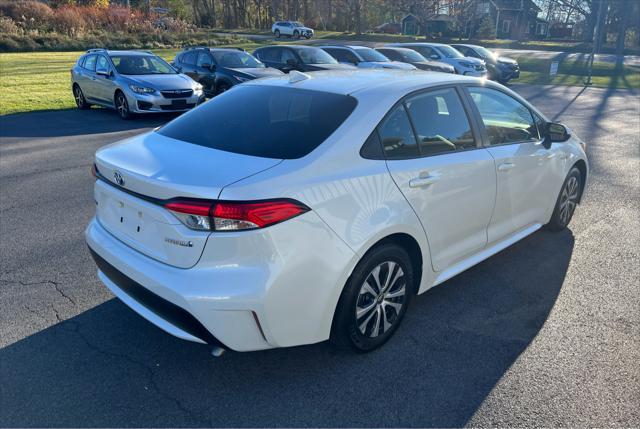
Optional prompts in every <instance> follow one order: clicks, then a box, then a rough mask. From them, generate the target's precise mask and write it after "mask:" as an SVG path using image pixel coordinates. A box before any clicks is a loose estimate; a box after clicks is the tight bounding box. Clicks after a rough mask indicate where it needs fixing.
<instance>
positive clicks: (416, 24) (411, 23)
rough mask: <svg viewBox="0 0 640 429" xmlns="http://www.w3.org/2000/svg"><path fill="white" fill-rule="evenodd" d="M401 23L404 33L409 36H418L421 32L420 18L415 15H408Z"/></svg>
mask: <svg viewBox="0 0 640 429" xmlns="http://www.w3.org/2000/svg"><path fill="white" fill-rule="evenodd" d="M400 24H401V25H402V34H405V35H407V36H418V35H419V34H420V33H421V31H420V30H421V29H420V19H419V18H418V17H417V16H415V15H412V14H408V15H406V16H405V17H404V18H402V20H401V21H400Z"/></svg>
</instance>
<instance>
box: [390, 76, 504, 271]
mask: <svg viewBox="0 0 640 429" xmlns="http://www.w3.org/2000/svg"><path fill="white" fill-rule="evenodd" d="M378 132H379V136H380V140H381V142H382V145H383V149H384V152H385V157H386V159H387V165H388V168H389V172H390V173H391V175H392V177H393V179H394V181H395V182H396V184H397V185H398V187H399V188H400V190H401V191H402V192H403V194H404V195H405V197H406V198H407V201H408V202H409V203H410V204H411V206H412V207H413V209H414V211H415V212H416V214H417V216H418V217H419V218H420V222H421V223H422V226H423V228H424V230H425V232H426V235H427V240H428V242H429V249H430V252H431V263H432V266H433V269H434V271H442V270H445V269H447V268H448V267H450V266H451V265H453V264H455V263H456V262H458V261H460V260H462V259H464V258H465V257H467V256H470V255H472V254H474V253H476V252H478V251H480V250H482V249H483V248H484V247H485V245H486V244H487V226H488V225H489V221H490V219H491V213H492V211H493V205H494V203H495V196H496V186H495V181H496V177H495V175H496V173H495V166H494V162H493V158H492V157H491V155H490V154H489V152H488V151H487V150H486V149H483V148H482V146H481V145H480V138H479V134H478V133H477V131H476V130H474V128H473V127H472V121H471V120H470V119H469V116H468V114H467V109H466V108H465V106H464V104H463V99H462V98H461V97H460V90H458V89H457V88H456V87H453V86H449V87H443V88H439V89H436V90H430V91H426V92H422V93H418V94H415V95H411V96H409V97H407V98H406V99H405V100H404V101H403V102H402V103H400V104H398V105H397V106H396V107H395V108H394V109H393V110H392V111H391V112H390V113H389V114H388V115H387V116H386V118H385V119H384V120H383V121H382V122H381V124H380V126H379V128H378Z"/></svg>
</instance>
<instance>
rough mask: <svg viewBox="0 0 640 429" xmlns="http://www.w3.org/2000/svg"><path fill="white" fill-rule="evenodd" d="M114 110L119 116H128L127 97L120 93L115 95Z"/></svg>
mask: <svg viewBox="0 0 640 429" xmlns="http://www.w3.org/2000/svg"><path fill="white" fill-rule="evenodd" d="M116 110H117V111H118V115H120V117H121V118H127V117H128V116H129V105H128V104H127V99H126V98H125V97H124V95H122V94H119V95H118V97H116Z"/></svg>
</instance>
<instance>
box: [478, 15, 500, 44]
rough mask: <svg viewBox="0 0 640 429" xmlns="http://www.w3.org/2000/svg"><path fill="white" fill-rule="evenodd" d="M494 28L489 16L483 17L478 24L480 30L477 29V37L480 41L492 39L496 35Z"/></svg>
mask: <svg viewBox="0 0 640 429" xmlns="http://www.w3.org/2000/svg"><path fill="white" fill-rule="evenodd" d="M495 32H496V26H495V23H494V22H493V19H492V18H491V16H489V15H487V16H485V17H484V18H483V19H482V21H481V22H480V28H478V37H480V38H481V39H493V38H494V37H495V35H496V33H495Z"/></svg>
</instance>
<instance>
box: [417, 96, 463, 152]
mask: <svg viewBox="0 0 640 429" xmlns="http://www.w3.org/2000/svg"><path fill="white" fill-rule="evenodd" d="M405 104H406V106H407V110H408V111H409V115H410V116H411V121H412V122H413V126H414V128H415V130H416V133H417V135H418V141H419V142H420V152H421V153H422V156H429V155H437V154H439V153H443V152H455V151H459V150H466V149H475V148H476V142H475V139H474V138H473V132H472V131H471V125H470V124H469V120H468V118H467V114H466V112H465V109H464V107H463V105H462V102H461V101H460V97H459V96H458V93H457V92H456V90H455V89H454V88H446V89H441V90H437V91H430V92H427V93H424V94H419V95H416V96H413V97H411V98H409V99H407V101H406V102H405Z"/></svg>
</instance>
